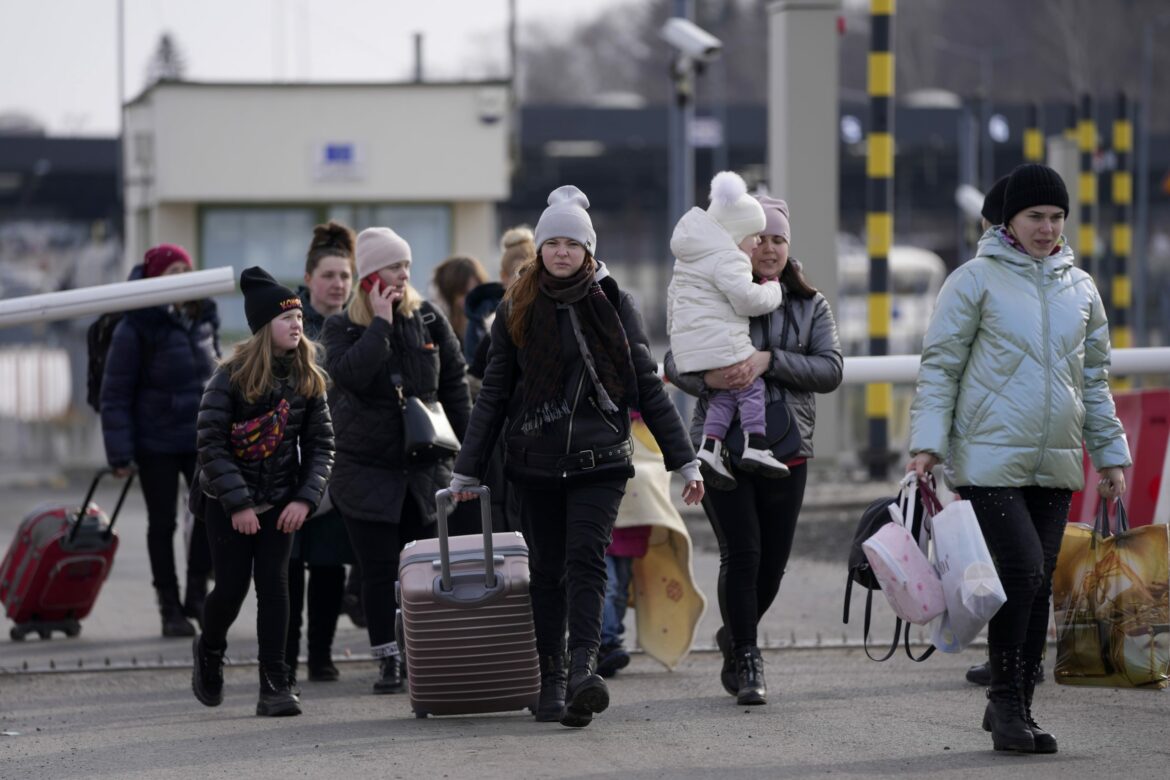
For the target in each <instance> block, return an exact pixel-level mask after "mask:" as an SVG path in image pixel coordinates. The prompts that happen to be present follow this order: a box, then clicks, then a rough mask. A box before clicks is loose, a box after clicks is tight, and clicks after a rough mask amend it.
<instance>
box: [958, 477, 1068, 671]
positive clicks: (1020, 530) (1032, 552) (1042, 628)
mask: <svg viewBox="0 0 1170 780" xmlns="http://www.w3.org/2000/svg"><path fill="white" fill-rule="evenodd" d="M959 493H960V495H961V496H962V497H963V498H964V499H966V500H967V501H970V502H971V508H972V509H974V510H975V517H977V518H978V519H979V527H980V528H981V529H982V530H983V538H984V539H985V540H987V549H988V550H990V551H991V557H992V558H994V559H995V567H996V569H997V570H998V571H999V581H1000V583H1002V584H1003V590H1004V593H1006V594H1007V602H1005V603H1004V605H1003V606H1002V607H1000V608H999V612H996V613H995V617H993V618H991V622H990V623H988V626H987V643H988V645H989V646H991V647H994V648H1007V647H1011V646H1015V645H1022V646H1023V652H1024V655H1025V656H1029V657H1032V658H1039V657H1040V656H1041V655H1043V653H1044V644H1045V642H1046V641H1047V639H1048V610H1049V606H1050V604H1049V602H1050V601H1051V599H1052V571H1053V569H1055V568H1056V557H1057V555H1058V554H1059V553H1060V543H1061V540H1062V539H1064V526H1065V524H1066V523H1067V522H1068V510H1069V506H1070V504H1071V503H1072V491H1070V490H1059V489H1055V488H1042V487H1035V486H1030V487H1024V488H986V487H964V488H960V490H959Z"/></svg>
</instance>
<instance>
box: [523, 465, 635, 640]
mask: <svg viewBox="0 0 1170 780" xmlns="http://www.w3.org/2000/svg"><path fill="white" fill-rule="evenodd" d="M513 486H514V487H515V488H516V489H517V490H519V491H520V496H519V497H520V520H521V523H522V525H523V527H524V537H525V539H526V540H527V542H528V569H529V573H530V577H531V580H530V583H529V587H530V589H531V593H532V620H533V623H534V626H535V630H536V649H537V652H539V653H540V654H541V655H556V654H557V653H560V652H562V651H563V649H564V647H565V627H566V622H567V624H568V631H569V643H568V648H569V650H576V649H578V648H592V649H597V647H598V646H599V645H600V644H601V611H602V609H603V607H604V606H605V583H606V571H605V548H606V547H608V546H609V542H610V535H611V533H612V531H613V523H614V520H616V519H617V512H618V507H619V506H620V505H621V502H622V496H624V495H625V492H626V480H624V479H621V480H609V481H605V482H594V483H590V484H584V485H577V486H565V487H555V488H551V489H548V488H542V487H540V488H538V487H528V486H525V485H521V484H519V483H513Z"/></svg>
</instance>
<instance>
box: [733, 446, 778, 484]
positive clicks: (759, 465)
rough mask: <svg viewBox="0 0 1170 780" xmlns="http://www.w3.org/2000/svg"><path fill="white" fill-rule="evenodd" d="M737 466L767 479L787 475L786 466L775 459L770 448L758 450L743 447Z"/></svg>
mask: <svg viewBox="0 0 1170 780" xmlns="http://www.w3.org/2000/svg"><path fill="white" fill-rule="evenodd" d="M739 467H740V468H741V469H743V470H744V471H746V472H748V473H749V474H759V475H760V476H761V477H767V478H768V479H781V478H782V477H787V476H788V473H789V472H788V467H787V466H785V465H784V464H783V463H781V462H780V461H778V460H776V456H775V455H773V454H772V451H771V450H760V449H756V448H754V447H744V448H743V456H742V457H740V459H739Z"/></svg>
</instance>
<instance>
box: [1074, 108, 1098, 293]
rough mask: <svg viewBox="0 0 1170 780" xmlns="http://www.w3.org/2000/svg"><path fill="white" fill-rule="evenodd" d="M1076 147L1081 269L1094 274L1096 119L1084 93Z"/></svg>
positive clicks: (1078, 240) (1078, 251)
mask: <svg viewBox="0 0 1170 780" xmlns="http://www.w3.org/2000/svg"><path fill="white" fill-rule="evenodd" d="M1077 149H1078V150H1079V151H1080V153H1081V165H1080V181H1079V182H1078V185H1077V196H1078V200H1079V201H1080V204H1081V213H1080V232H1079V235H1078V236H1077V246H1076V251H1077V254H1078V255H1080V258H1081V268H1083V269H1085V271H1087V272H1088V273H1090V274H1092V273H1093V272H1094V271H1095V270H1097V269H1094V268H1093V252H1094V246H1095V245H1096V243H1097V232H1096V230H1095V229H1094V228H1093V212H1094V208H1093V207H1094V206H1095V205H1096V203H1097V174H1095V173H1094V172H1093V156H1094V155H1095V154H1096V152H1097V122H1096V120H1094V119H1093V98H1092V97H1091V96H1089V95H1087V94H1086V95H1082V96H1081V118H1080V121H1079V122H1077Z"/></svg>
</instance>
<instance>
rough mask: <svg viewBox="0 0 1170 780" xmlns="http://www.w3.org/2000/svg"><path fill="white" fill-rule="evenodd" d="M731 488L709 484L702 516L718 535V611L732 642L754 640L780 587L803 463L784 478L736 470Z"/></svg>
mask: <svg viewBox="0 0 1170 780" xmlns="http://www.w3.org/2000/svg"><path fill="white" fill-rule="evenodd" d="M735 479H736V481H737V482H738V485H737V486H736V488H735V490H727V491H725V490H708V491H706V493H705V495H704V496H703V508H704V509H705V510H707V519H708V520H710V521H711V527H712V528H714V529H715V537H716V538H717V539H718V540H719V586H718V592H719V613H720V615H722V617H723V625H724V626H726V627H727V630H728V631H729V632H730V633H731V638H732V641H733V642H734V646H735V647H737V648H740V647H750V646H754V645H756V644H757V638H756V626H757V625H758V624H759V622H760V618H762V617H763V616H764V613H765V612H767V611H768V608H769V607H770V606H772V602H773V601H774V600H775V599H776V594H777V593H779V592H780V580H781V578H783V577H784V570H785V568H786V567H787V566H788V556H789V555H790V554H791V552H792V538H793V535H794V534H795V533H796V521H797V518H799V516H800V508H801V506H802V505H803V504H804V487H805V483H806V481H807V480H808V464H807V463H802V464H800V465H799V466H793V467H792V468H791V473H790V474H789V475H788V476H787V477H785V478H784V479H766V478H764V477H758V476H752V475H750V474H744V473H742V472H736V475H735Z"/></svg>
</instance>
